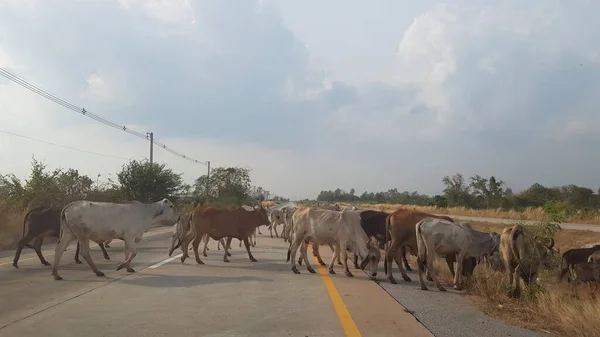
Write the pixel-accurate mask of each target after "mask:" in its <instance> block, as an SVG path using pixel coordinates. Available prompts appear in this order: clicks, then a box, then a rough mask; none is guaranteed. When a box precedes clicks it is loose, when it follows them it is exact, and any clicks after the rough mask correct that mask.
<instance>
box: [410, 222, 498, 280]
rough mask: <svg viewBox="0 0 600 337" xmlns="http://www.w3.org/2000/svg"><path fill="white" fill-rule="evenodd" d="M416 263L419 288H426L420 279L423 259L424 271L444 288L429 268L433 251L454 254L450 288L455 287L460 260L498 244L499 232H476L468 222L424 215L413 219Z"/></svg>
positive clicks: (459, 272) (461, 269)
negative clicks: (456, 221) (416, 250)
mask: <svg viewBox="0 0 600 337" xmlns="http://www.w3.org/2000/svg"><path fill="white" fill-rule="evenodd" d="M415 233H416V239H417V248H418V253H417V266H418V269H419V282H420V283H421V289H422V290H428V289H427V286H425V282H424V281H423V263H422V262H425V261H427V272H428V273H429V275H431V277H432V278H433V282H434V283H435V285H436V286H437V287H438V289H439V290H440V291H446V289H445V288H444V287H443V286H442V285H441V284H440V282H439V281H438V278H437V276H435V272H434V270H433V259H434V257H435V255H436V254H439V255H446V254H456V255H457V256H456V266H457V268H456V272H455V273H454V288H455V289H457V290H459V289H460V288H461V284H462V276H463V275H462V274H463V261H464V259H465V258H467V257H475V258H478V257H480V256H482V255H484V254H488V255H491V252H492V251H494V250H495V249H497V248H498V245H499V243H500V234H498V233H495V232H494V233H488V232H480V231H477V230H475V229H473V227H472V226H471V224H469V223H454V222H450V221H448V220H444V219H436V218H424V219H422V220H420V221H419V222H417V223H416V225H415Z"/></svg>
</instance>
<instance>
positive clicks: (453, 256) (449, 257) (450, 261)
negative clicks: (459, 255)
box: [427, 254, 457, 281]
mask: <svg viewBox="0 0 600 337" xmlns="http://www.w3.org/2000/svg"><path fill="white" fill-rule="evenodd" d="M444 258H445V259H446V264H447V265H448V269H450V273H452V278H455V275H456V273H455V271H454V262H456V261H457V260H456V254H446V256H444ZM430 278H431V275H429V269H428V270H427V279H428V280H429V281H432V280H431V279H430Z"/></svg>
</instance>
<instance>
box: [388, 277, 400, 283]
mask: <svg viewBox="0 0 600 337" xmlns="http://www.w3.org/2000/svg"><path fill="white" fill-rule="evenodd" d="M388 281H390V283H391V284H398V282H396V279H394V278H393V277H390V278H388Z"/></svg>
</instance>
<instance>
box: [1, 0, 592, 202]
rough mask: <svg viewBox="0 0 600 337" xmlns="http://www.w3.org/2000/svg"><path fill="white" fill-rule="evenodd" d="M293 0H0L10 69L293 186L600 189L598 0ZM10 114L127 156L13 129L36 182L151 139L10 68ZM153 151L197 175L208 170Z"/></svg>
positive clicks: (9, 160)
mask: <svg viewBox="0 0 600 337" xmlns="http://www.w3.org/2000/svg"><path fill="white" fill-rule="evenodd" d="M334 2H335V1H334ZM399 3H404V4H403V6H406V7H405V8H408V9H411V10H412V11H414V12H410V11H408V12H407V10H404V11H401V13H400V12H396V11H395V10H393V9H394V8H396V9H398V8H399V7H398V6H400V4H399ZM293 6H295V5H293V4H291V3H276V4H274V2H269V1H260V2H259V1H209V0H206V1H183V0H180V1H158V0H135V1H134V0H127V1H126V0H119V1H114V2H97V3H86V4H83V3H77V4H76V3H73V2H69V1H56V2H52V4H49V3H46V2H43V1H33V0H32V1H22V2H16V1H6V0H0V9H1V10H0V66H1V67H3V68H6V69H8V70H10V71H13V72H15V73H17V74H18V75H20V76H23V77H24V78H26V79H28V80H30V81H31V82H33V83H35V84H36V85H39V86H41V87H43V88H45V89H48V90H49V91H50V92H52V93H55V94H57V95H58V96H60V97H62V98H65V99H67V100H68V101H71V102H73V103H75V104H77V105H78V106H83V107H85V108H86V109H87V110H89V111H91V112H94V113H96V114H98V115H100V116H103V117H105V118H108V119H111V120H114V121H116V122H118V123H120V124H125V125H127V126H128V127H131V128H133V129H135V130H137V131H140V132H147V131H153V132H154V133H155V136H156V138H157V139H158V140H159V141H161V142H163V143H165V144H167V145H169V146H171V147H172V148H174V149H176V150H177V151H180V152H182V153H184V154H186V155H189V156H191V157H194V158H196V159H199V160H210V161H211V163H212V165H213V166H227V165H240V166H245V167H248V168H251V169H252V170H253V172H252V179H253V182H254V183H255V184H259V185H261V186H263V187H265V188H267V189H269V190H271V191H272V192H273V193H277V194H280V195H284V196H289V197H292V198H304V197H315V196H316V194H317V193H318V192H319V191H320V190H321V189H333V188H336V187H341V188H345V189H350V188H351V187H353V188H355V189H356V190H357V191H358V192H359V193H360V192H361V191H362V190H365V189H368V190H371V191H374V190H382V189H388V188H392V187H397V188H399V189H400V190H418V191H420V192H424V193H439V192H441V189H442V184H441V178H442V176H443V175H448V174H453V173H455V172H462V173H464V174H466V175H470V174H474V173H478V174H481V175H491V174H493V175H496V176H499V177H501V178H502V179H503V180H505V181H507V182H508V183H509V184H510V186H511V187H513V188H515V189H521V188H525V187H527V186H528V185H530V184H532V183H534V182H540V183H542V184H548V185H556V184H567V183H575V184H583V185H587V186H589V187H592V188H596V187H597V185H598V183H597V178H596V172H598V171H599V168H600V158H598V156H596V155H595V153H596V152H597V150H595V149H596V147H595V145H596V143H598V141H600V137H599V136H598V134H599V132H598V131H600V117H599V116H600V115H598V113H597V111H596V110H597V107H598V106H599V103H600V99H599V98H598V97H599V96H598V95H597V91H598V89H600V61H598V60H599V59H600V57H598V55H600V48H599V47H598V46H597V44H596V41H598V39H597V37H598V35H600V29H597V28H600V27H598V24H597V23H596V21H597V20H595V18H593V17H592V16H593V13H595V12H596V10H598V9H600V3H599V4H596V3H594V2H589V1H588V2H583V1H580V2H577V1H575V2H569V3H568V5H567V3H566V2H561V1H553V2H548V1H542V0H534V1H529V2H519V1H488V2H483V1H475V0H471V1H464V2H461V4H460V5H451V4H447V3H441V2H440V3H438V2H433V1H429V2H424V3H423V4H420V5H419V6H416V5H409V2H406V1H396V2H393V1H383V0H381V1H376V2H375V3H373V4H367V3H363V2H359V1H356V2H351V3H350V4H348V6H347V7H346V9H347V11H345V12H344V13H345V14H344V19H341V18H339V8H338V9H336V7H335V6H334V4H333V3H332V4H329V5H328V4H321V3H320V2H319V3H317V2H315V1H307V2H306V3H304V5H303V6H302V8H299V7H293ZM386 6H389V7H386ZM400 7H402V6H400ZM382 8H389V9H390V10H382ZM306 13H313V14H312V15H311V16H312V17H307V16H306V15H305V14H306ZM313 19H314V20H313ZM311 20H312V21H311ZM307 46H308V47H307ZM0 130H4V131H9V132H14V133H17V134H22V135H25V136H29V137H33V138H37V139H41V140H44V141H48V142H54V143H57V144H63V145H69V146H72V147H76V148H79V149H83V150H89V151H94V152H99V153H105V154H109V155H112V156H116V157H119V158H107V157H101V156H97V155H93V154H88V153H82V152H78V151H73V150H68V149H63V148H60V147H56V146H51V145H47V144H43V143H39V142H35V141H31V140H27V139H23V138H19V137H15V136H11V135H7V134H3V133H0V158H3V160H1V161H0V173H9V172H12V173H15V174H17V175H18V176H20V177H22V178H24V177H25V176H27V174H28V173H29V165H30V162H31V156H32V155H35V157H36V158H37V159H40V160H43V161H44V162H46V163H47V164H48V166H49V167H51V168H55V167H73V168H77V169H79V170H80V171H81V172H82V173H85V174H89V175H90V176H92V177H95V176H96V175H97V174H98V173H100V174H102V176H103V177H108V174H109V173H112V174H113V175H114V174H115V172H117V171H118V170H119V169H120V167H121V165H122V164H123V163H125V162H126V161H127V159H128V158H135V159H142V158H144V157H148V151H149V150H148V148H149V144H148V142H147V141H144V140H142V139H138V138H136V137H133V136H131V135H128V134H126V133H124V132H121V131H118V130H115V129H111V128H108V127H106V126H104V125H101V124H98V123H97V122H95V121H93V120H91V119H89V118H86V117H83V116H81V115H78V114H77V113H75V112H73V111H70V110H68V109H65V108H63V107H61V106H58V105H56V104H54V103H52V102H50V101H48V100H46V99H44V98H42V97H40V96H38V95H36V94H34V93H32V92H30V91H28V90H27V89H24V88H22V87H20V86H18V85H17V84H15V83H13V82H11V81H8V80H6V79H4V78H2V77H0ZM154 158H155V161H157V162H165V163H167V164H168V165H169V166H170V167H171V168H173V169H174V170H175V171H176V172H182V173H183V174H184V177H185V179H186V180H187V181H188V182H192V180H193V179H194V178H196V177H197V176H199V175H201V174H204V173H205V171H206V167H205V166H203V165H197V164H193V163H191V162H188V161H185V160H183V159H181V158H178V157H175V156H173V155H171V154H170V153H168V152H166V151H164V150H161V149H159V148H156V149H155V155H154Z"/></svg>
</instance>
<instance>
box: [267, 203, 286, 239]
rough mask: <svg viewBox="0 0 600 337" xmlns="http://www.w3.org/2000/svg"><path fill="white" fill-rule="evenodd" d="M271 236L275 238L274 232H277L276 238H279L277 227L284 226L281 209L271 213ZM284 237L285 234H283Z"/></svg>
mask: <svg viewBox="0 0 600 337" xmlns="http://www.w3.org/2000/svg"><path fill="white" fill-rule="evenodd" d="M269 221H270V222H271V224H270V225H269V234H271V237H273V230H275V236H276V237H279V234H278V233H277V225H283V213H282V212H281V210H279V209H274V210H272V211H271V212H270V213H269ZM282 235H283V234H282Z"/></svg>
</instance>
